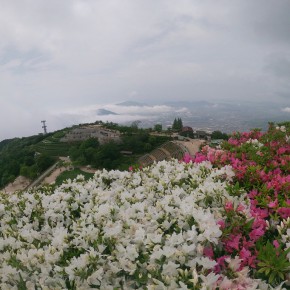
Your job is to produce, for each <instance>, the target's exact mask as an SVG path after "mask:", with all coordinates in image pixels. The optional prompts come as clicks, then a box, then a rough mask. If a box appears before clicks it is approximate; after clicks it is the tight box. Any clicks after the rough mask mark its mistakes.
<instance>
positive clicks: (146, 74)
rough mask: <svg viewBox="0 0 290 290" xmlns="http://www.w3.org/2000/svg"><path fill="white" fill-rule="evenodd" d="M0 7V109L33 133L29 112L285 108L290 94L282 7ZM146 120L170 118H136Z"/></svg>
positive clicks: (240, 2) (285, 4) (168, 3)
mask: <svg viewBox="0 0 290 290" xmlns="http://www.w3.org/2000/svg"><path fill="white" fill-rule="evenodd" d="M2 2H3V3H1V10H0V19H1V25H0V37H1V43H0V79H1V86H0V98H1V106H2V107H3V106H4V105H7V111H9V110H10V109H9V108H12V109H11V111H10V114H11V115H12V116H13V118H14V119H16V118H20V117H21V118H22V119H21V124H26V127H27V128H29V127H30V126H31V123H30V122H28V121H27V120H28V119H25V117H24V115H23V114H20V113H19V112H20V111H22V110H24V111H25V114H28V115H30V118H31V120H35V123H37V122H39V120H36V115H35V112H37V111H39V112H42V113H41V115H42V116H44V115H50V116H52V115H53V112H54V111H55V112H56V111H60V112H61V111H65V110H66V108H68V107H73V108H78V107H79V108H83V107H85V106H94V105H95V104H109V103H111V104H113V103H118V102H120V101H121V100H124V99H132V98H133V99H134V100H136V101H141V102H145V103H149V104H150V103H151V104H158V103H159V104H160V103H164V102H165V101H177V100H183V101H188V100H209V101H213V102H215V101H218V100H220V99H222V100H232V101H233V102H241V101H243V100H252V99H255V100H259V101H261V102H262V101H266V100H269V99H275V101H277V102H278V101H281V102H283V101H285V98H283V97H280V94H279V93H277V92H280V91H282V92H283V94H284V95H289V93H290V86H289V84H288V83H289V82H288V79H289V60H290V56H289V51H290V41H289V38H290V33H289V27H290V23H289V21H290V20H289V19H290V18H289V17H288V14H289V13H288V11H289V1H287V0H280V1H278V2H277V1H274V0H269V1H267V3H265V2H264V1H262V0H257V1H244V0H237V1H234V2H229V1H225V0H221V1H210V0H204V1H198V0H193V1H188V0H179V1H172V0H160V1H154V0H148V1H145V0H136V1H133V0H122V2H120V1H118V0H110V1H107V0H98V1H94V0H87V1H82V0H71V1H57V0H50V1H33V0H22V1H17V3H16V2H15V1H2ZM2 100H5V102H2ZM13 108H14V110H13ZM110 108H111V107H108V108H107V109H110ZM111 109H112V111H114V110H113V109H116V108H115V107H112V108H111ZM3 110H4V111H5V110H6V109H5V108H4V107H3ZM80 110H82V109H80ZM119 110H121V108H119ZM124 110H125V109H124ZM128 110H134V108H130V109H128ZM166 110H167V111H166ZM150 111H151V112H152V114H155V113H160V114H163V113H164V114H165V113H168V112H170V109H168V108H165V107H150V106H149V107H148V108H146V107H144V108H143V110H139V111H138V108H135V115H136V116H139V117H141V116H147V114H149V113H150ZM127 113H128V114H127V115H131V116H133V114H134V112H132V111H130V112H129V111H128V112H127ZM121 114H122V116H124V115H126V112H124V113H122V112H121ZM74 115H76V116H78V114H77V112H76V114H75V113H74ZM58 118H60V119H59V121H60V120H63V121H62V122H63V123H67V122H66V121H65V118H64V117H61V116H60V115H59V116H58ZM76 118H77V117H76ZM119 118H121V117H119ZM19 120H20V119H19ZM76 120H77V119H76ZM0 122H1V123H2V124H5V119H4V115H3V116H0ZM0 129H1V130H2V127H0ZM3 130H4V129H3ZM10 130H14V132H15V135H18V132H19V131H18V127H17V126H16V125H15V124H14V125H13V127H12V126H11V128H10ZM33 130H34V131H35V130H36V128H34V129H33ZM34 131H33V132H34ZM21 132H22V131H21Z"/></svg>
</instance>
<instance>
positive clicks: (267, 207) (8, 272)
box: [0, 128, 290, 290]
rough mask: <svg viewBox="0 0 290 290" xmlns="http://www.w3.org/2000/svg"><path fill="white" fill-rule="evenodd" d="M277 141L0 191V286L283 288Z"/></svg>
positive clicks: (285, 231) (285, 252)
mask: <svg viewBox="0 0 290 290" xmlns="http://www.w3.org/2000/svg"><path fill="white" fill-rule="evenodd" d="M271 130H272V132H271ZM285 131H286V130H285ZM287 138H288V137H287V132H283V128H278V129H275V128H271V129H270V131H269V132H267V133H266V134H261V133H260V132H257V131H256V132H251V133H248V134H239V135H238V134H236V135H234V136H233V137H232V138H231V139H230V140H229V142H228V143H226V144H225V145H224V149H219V150H216V149H212V148H210V147H205V148H203V150H202V152H201V153H200V154H197V156H196V157H195V158H194V160H192V159H191V158H189V156H186V157H185V161H186V162H178V161H177V160H172V161H162V162H159V163H157V164H154V165H152V166H151V167H147V168H143V169H141V170H139V169H138V170H132V171H128V172H127V171H125V172H121V171H106V170H103V171H97V172H96V174H95V176H94V178H93V179H91V180H89V181H84V179H83V178H82V176H79V177H78V178H77V179H76V180H74V181H71V180H68V181H67V182H66V183H64V184H63V185H61V186H60V187H58V188H56V189H52V188H50V187H46V188H41V189H40V190H34V191H31V192H16V193H14V194H11V195H6V194H4V193H0V226H1V231H0V289H3V290H6V289H9V290H10V289H29V290H30V289H33V290H35V289H43V290H48V289H86V290H87V289H104V290H105V289H112V290H114V289H148V290H151V289H152V290H153V289H156V290H159V289H160V290H161V289H172V290H173V289H282V288H283V287H289V284H287V283H288V282H289V266H290V253H289V251H290V249H289V248H290V218H289V212H288V209H289V174H288V173H289V159H288V158H289V143H287V142H288V141H289V139H287ZM281 148H283V149H281ZM257 152H260V153H261V154H260V153H258V155H257V156H258V157H257V156H256V153H257ZM192 161H195V162H192ZM274 161H275V162H274ZM285 289H286V288H285Z"/></svg>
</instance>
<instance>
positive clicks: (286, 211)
mask: <svg viewBox="0 0 290 290" xmlns="http://www.w3.org/2000/svg"><path fill="white" fill-rule="evenodd" d="M277 212H278V214H279V215H280V216H281V217H282V218H283V219H287V218H288V217H290V207H280V208H279V209H278V210H277Z"/></svg>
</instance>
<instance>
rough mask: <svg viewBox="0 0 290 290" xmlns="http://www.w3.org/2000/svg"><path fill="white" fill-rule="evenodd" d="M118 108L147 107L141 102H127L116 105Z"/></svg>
mask: <svg viewBox="0 0 290 290" xmlns="http://www.w3.org/2000/svg"><path fill="white" fill-rule="evenodd" d="M116 105H117V106H122V107H144V106H147V105H146V104H144V103H139V102H135V101H125V102H122V103H119V104H116Z"/></svg>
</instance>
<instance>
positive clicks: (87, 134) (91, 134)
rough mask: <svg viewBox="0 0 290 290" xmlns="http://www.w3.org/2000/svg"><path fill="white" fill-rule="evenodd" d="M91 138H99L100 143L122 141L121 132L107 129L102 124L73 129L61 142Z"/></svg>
mask: <svg viewBox="0 0 290 290" xmlns="http://www.w3.org/2000/svg"><path fill="white" fill-rule="evenodd" d="M90 138H96V139H98V141H99V143H100V144H105V143H108V142H110V141H114V142H120V141H121V138H120V132H118V131H114V130H109V129H105V128H103V127H102V126H100V125H92V126H85V127H79V128H75V129H72V130H71V131H70V132H68V133H67V134H66V135H65V136H64V137H63V138H62V139H61V140H60V141H61V142H78V141H85V140H88V139H90Z"/></svg>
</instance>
